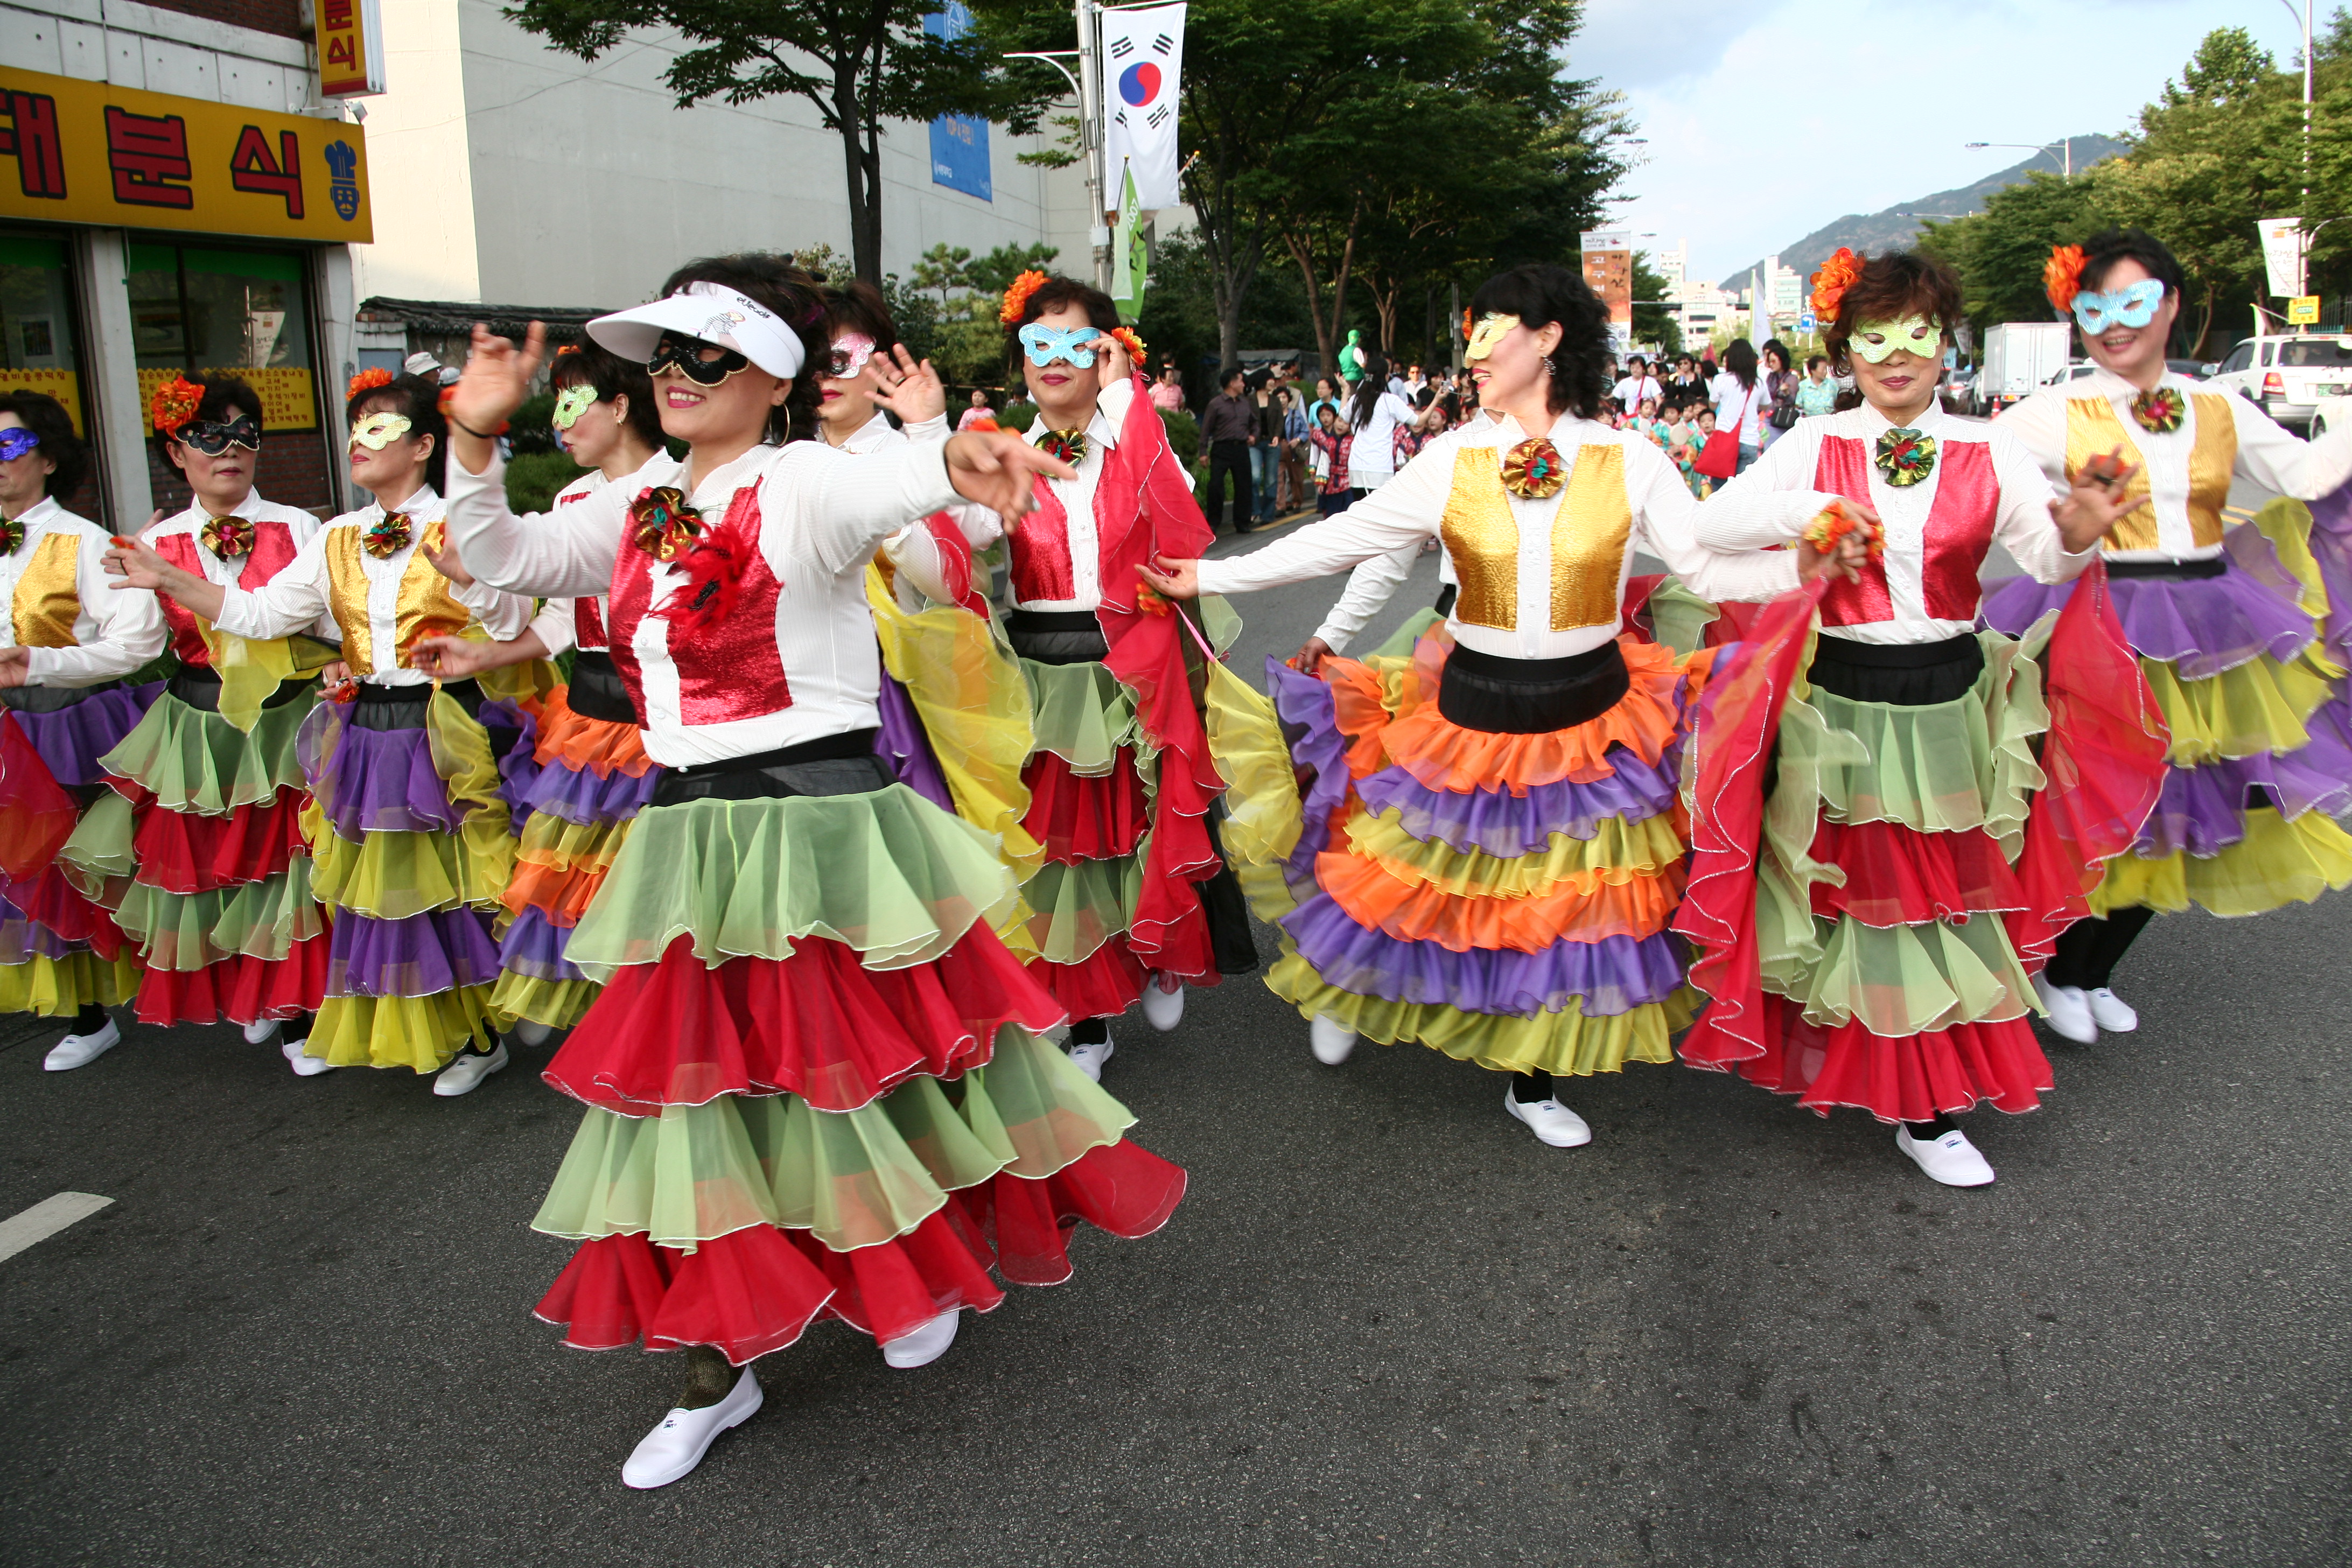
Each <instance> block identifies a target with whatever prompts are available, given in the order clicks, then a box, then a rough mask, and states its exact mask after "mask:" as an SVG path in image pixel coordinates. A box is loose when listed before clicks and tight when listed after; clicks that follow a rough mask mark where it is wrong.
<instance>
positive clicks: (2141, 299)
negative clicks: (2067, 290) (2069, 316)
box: [2074, 278, 2164, 338]
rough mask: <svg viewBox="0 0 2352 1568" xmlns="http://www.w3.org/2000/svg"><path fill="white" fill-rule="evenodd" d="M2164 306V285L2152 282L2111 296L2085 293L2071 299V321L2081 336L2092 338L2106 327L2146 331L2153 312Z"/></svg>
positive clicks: (2144, 282)
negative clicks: (2081, 333) (2134, 328)
mask: <svg viewBox="0 0 2352 1568" xmlns="http://www.w3.org/2000/svg"><path fill="white" fill-rule="evenodd" d="M2163 302H2164V285H2163V284H2162V283H2160V282H2158V280H2157V279H2153V278H2143V279H2140V280H2139V281H2138V282H2137V283H2135V284H2133V285H2132V286H2131V287H2130V288H2128V289H2116V291H2115V292H2114V293H2112V294H2094V293H2092V292H2091V291H2090V290H2089V289H2084V290H2083V291H2082V292H2081V293H2079V294H2077V295H2075V296H2074V320H2075V321H2076V322H2077V323H2078V324H2079V325H2080V326H2081V327H2082V329H2083V335H2084V336H2085V337H2092V338H2095V337H2097V336H2098V335H2099V334H2100V333H2101V332H2104V331H2106V330H2107V329H2108V328H2109V327H2118V326H2120V327H2145V326H2146V325H2147V324H2148V323H2149V322H2150V321H2154V320H2156V308H2157V306H2158V305H2160V304H2162V303H2163Z"/></svg>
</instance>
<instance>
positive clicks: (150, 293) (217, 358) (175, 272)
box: [130, 241, 319, 431]
mask: <svg viewBox="0 0 2352 1568" xmlns="http://www.w3.org/2000/svg"><path fill="white" fill-rule="evenodd" d="M130 261H131V337H132V342H133V343H134V345H135V347H136V349H137V353H138V356H139V391H140V400H141V403H142V405H144V404H145V403H146V402H147V400H149V399H151V398H152V397H153V396H154V394H155V389H156V388H157V387H159V386H161V385H162V384H163V383H165V382H167V381H169V380H171V378H172V377H173V375H174V374H177V373H179V372H181V371H190V370H220V371H226V372H228V373H229V374H234V375H238V376H242V377H244V378H245V380H246V381H247V382H249V383H251V384H252V386H253V389H254V390H255V391H256V392H257V393H259V394H260V395H261V403H262V410H263V422H264V424H265V426H267V427H268V429H270V430H272V431H280V430H316V429H317V428H318V427H319V398H318V390H317V387H316V385H315V384H314V381H313V378H312V375H311V371H310V365H311V357H310V342H311V322H310V290H309V289H308V288H307V287H305V284H304V273H303V267H304V262H303V258H302V256H301V255H300V254H299V252H295V251H281V250H228V249H214V248H207V247H198V246H193V245H176V244H168V243H154V242H148V241H142V242H139V243H134V244H133V245H132V246H131V253H130Z"/></svg>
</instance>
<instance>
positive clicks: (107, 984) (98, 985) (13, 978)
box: [0, 945, 147, 1018]
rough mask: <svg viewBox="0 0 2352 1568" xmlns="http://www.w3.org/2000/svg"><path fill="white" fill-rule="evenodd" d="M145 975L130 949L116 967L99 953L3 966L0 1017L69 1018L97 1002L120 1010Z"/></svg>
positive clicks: (70, 955) (118, 959) (142, 967)
mask: <svg viewBox="0 0 2352 1568" xmlns="http://www.w3.org/2000/svg"><path fill="white" fill-rule="evenodd" d="M146 973H147V971H146V968H145V966H144V965H142V963H140V962H139V960H138V958H137V956H136V955H135V954H133V953H132V952H131V949H130V947H129V946H128V945H125V946H124V948H123V950H122V955H121V957H120V958H117V959H116V960H115V961H114V962H113V963H107V962H106V960H104V959H102V958H100V957H99V956H98V954H96V953H94V952H75V953H68V954H67V955H66V956H65V957H63V958H41V957H33V958H28V959H26V961H25V962H24V963H5V964H0V1013H37V1014H38V1015H39V1016H42V1017H44V1018H69V1017H71V1016H74V1015H75V1014H76V1013H79V1012H80V1011H81V1010H82V1009H83V1008H84V1007H87V1006H89V1005H90V1004H92V1003H96V1004H97V1005H100V1006H101V1007H113V1006H118V1005H121V1004H122V1003H125V1002H128V1001H130V1000H131V998H132V997H133V996H136V995H138V994H139V982H140V980H141V979H142V978H143V977H144V976H145V974H146Z"/></svg>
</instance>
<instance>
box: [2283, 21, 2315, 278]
mask: <svg viewBox="0 0 2352 1568" xmlns="http://www.w3.org/2000/svg"><path fill="white" fill-rule="evenodd" d="M2279 4H2280V5H2284V6H2285V7H2286V14H2287V15H2288V16H2294V14H2295V13H2294V0H2279ZM2295 19H2296V20H2297V21H2299V22H2301V23H2302V24H2303V205H2302V206H2301V207H2300V208H2299V209H2298V216H2300V217H2301V219H2302V222H2300V223H2297V224H2296V225H2295V231H2294V291H2295V292H2296V293H2297V294H2308V293H2310V292H2311V279H2310V276H2309V274H2310V270H2311V235H2312V231H2311V230H2310V229H2308V228H2306V227H2305V226H2304V225H2305V224H2308V223H2309V222H2310V221H2311V0H2303V15H2302V16H2297V17H2295Z"/></svg>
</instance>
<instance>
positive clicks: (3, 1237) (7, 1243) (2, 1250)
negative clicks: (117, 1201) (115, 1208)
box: [0, 1193, 114, 1261]
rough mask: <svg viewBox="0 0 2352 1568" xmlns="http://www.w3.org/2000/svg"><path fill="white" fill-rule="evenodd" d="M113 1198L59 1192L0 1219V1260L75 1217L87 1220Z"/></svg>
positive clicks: (62, 1226) (54, 1233)
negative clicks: (17, 1212) (21, 1211)
mask: <svg viewBox="0 0 2352 1568" xmlns="http://www.w3.org/2000/svg"><path fill="white" fill-rule="evenodd" d="M113 1201H114V1200H113V1199H112V1198H102V1197H100V1196H99V1195H98V1194H96V1193H59V1194H58V1195H57V1196H55V1197H52V1198H43V1199H42V1200H41V1201H40V1202H39V1203H37V1204H35V1205H33V1206H32V1207H31V1208H28V1209H26V1211H25V1212H24V1213H22V1214H17V1215H9V1216H8V1217H7V1218H6V1219H0V1261H5V1260H6V1259H8V1258H14V1257H16V1254H18V1253H20V1252H22V1251H24V1250H25V1248H26V1247H30V1246H32V1245H33V1244H34V1243H35V1242H37V1241H46V1240H47V1239H48V1238H49V1237H53V1236H55V1235H57V1233H58V1232H59V1231H61V1230H63V1229H65V1227H66V1226H69V1225H71V1224H73V1222H74V1221H76V1220H78V1219H88V1218H89V1216H90V1215H94V1214H96V1213H97V1212H98V1211H99V1210H100V1209H102V1208H104V1207H106V1206H107V1205H109V1204H110V1203H112V1202H113Z"/></svg>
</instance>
